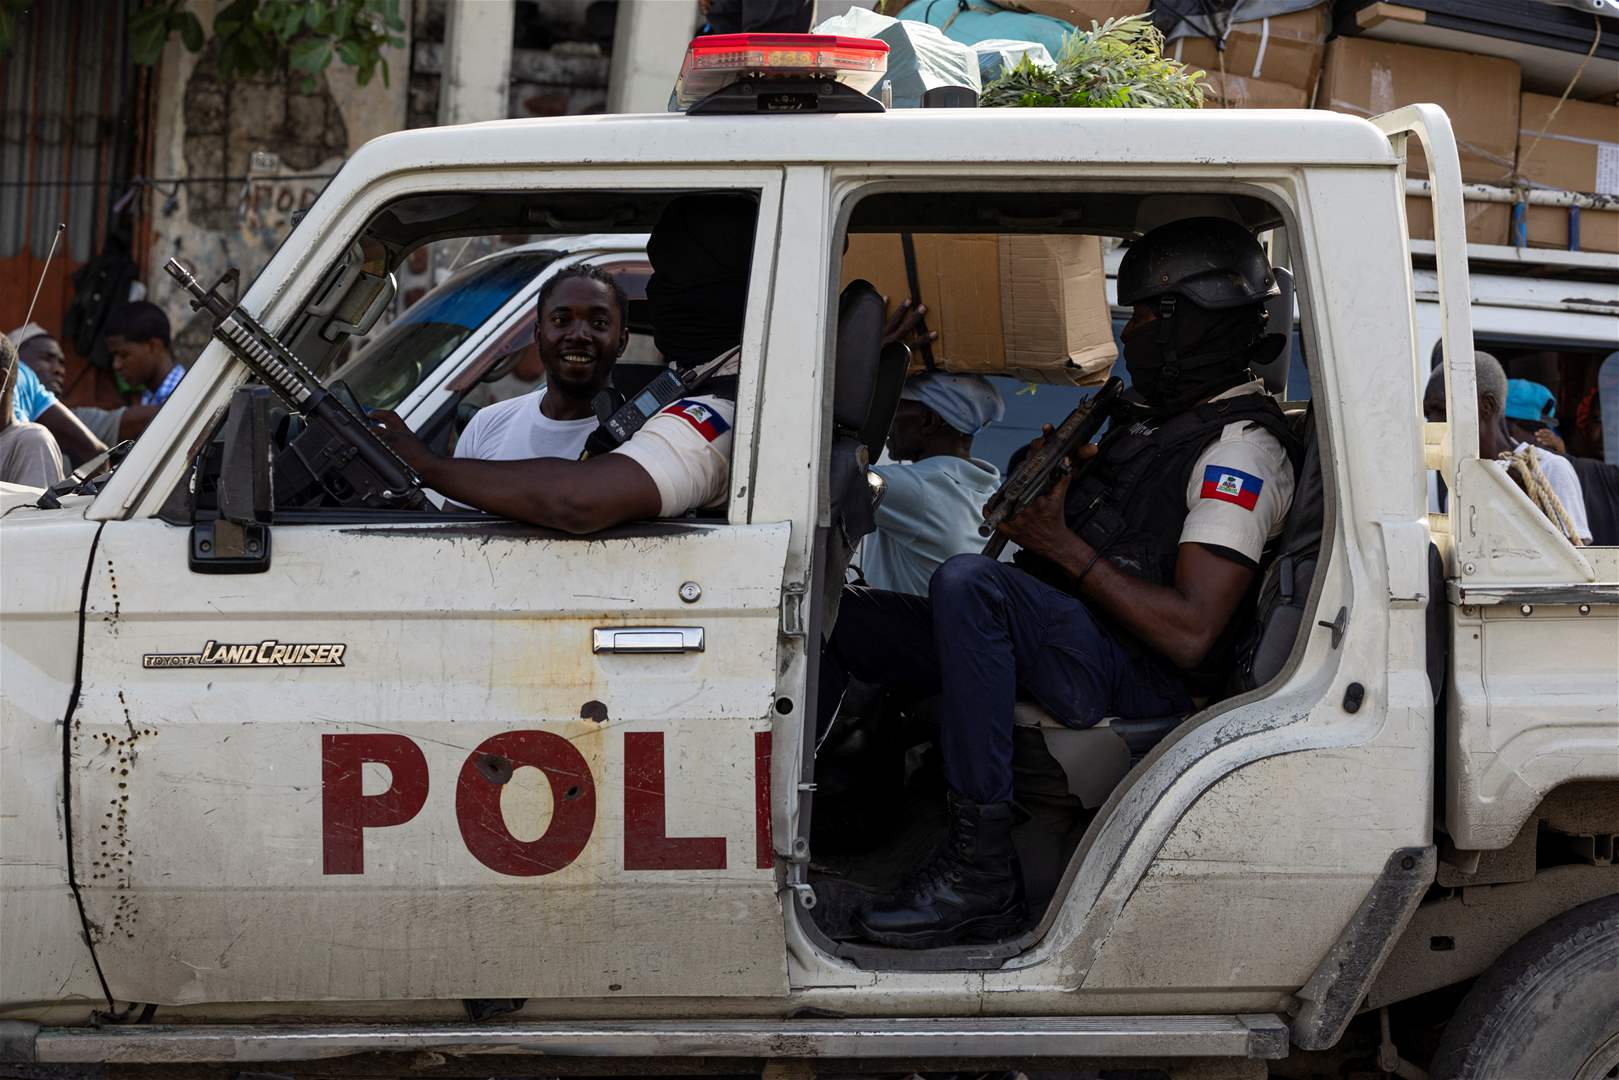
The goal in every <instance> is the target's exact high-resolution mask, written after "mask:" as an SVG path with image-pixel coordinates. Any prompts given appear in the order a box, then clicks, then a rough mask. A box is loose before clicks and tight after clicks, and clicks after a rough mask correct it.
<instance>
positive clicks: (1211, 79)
mask: <svg viewBox="0 0 1619 1080" xmlns="http://www.w3.org/2000/svg"><path fill="white" fill-rule="evenodd" d="M1207 75H1208V77H1207V78H1206V79H1204V80H1203V107H1204V108H1205V109H1308V108H1309V107H1310V95H1309V94H1307V93H1305V92H1304V91H1303V90H1300V89H1299V88H1298V87H1296V86H1289V85H1288V84H1287V83H1279V82H1271V81H1270V80H1269V79H1245V78H1243V77H1242V76H1241V75H1227V76H1226V77H1225V78H1223V79H1222V78H1221V77H1220V73H1219V72H1217V71H1210V72H1208V73H1207Z"/></svg>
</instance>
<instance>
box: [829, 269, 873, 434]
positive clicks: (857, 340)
mask: <svg viewBox="0 0 1619 1080" xmlns="http://www.w3.org/2000/svg"><path fill="white" fill-rule="evenodd" d="M883 314H884V305H883V297H882V294H881V293H879V292H878V291H877V289H876V287H875V286H873V285H872V284H871V282H869V281H863V280H855V281H851V282H849V284H848V285H847V286H845V287H844V290H843V294H842V295H841V296H840V297H838V328H837V352H836V353H835V354H834V358H833V363H834V369H833V375H832V380H833V381H832V421H833V423H835V424H836V425H837V426H838V427H840V428H843V429H845V430H847V431H861V430H863V429H864V428H865V427H866V421H867V418H868V417H869V416H870V414H871V404H872V396H873V395H874V394H875V393H876V389H877V374H878V363H877V359H878V357H879V356H880V355H881V353H882V347H883Z"/></svg>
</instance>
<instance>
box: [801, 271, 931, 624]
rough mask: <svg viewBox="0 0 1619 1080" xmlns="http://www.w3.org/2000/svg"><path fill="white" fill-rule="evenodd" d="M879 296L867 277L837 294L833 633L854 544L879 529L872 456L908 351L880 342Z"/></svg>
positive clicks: (829, 552) (826, 556) (824, 571)
mask: <svg viewBox="0 0 1619 1080" xmlns="http://www.w3.org/2000/svg"><path fill="white" fill-rule="evenodd" d="M884 322H885V319H884V304H883V298H882V294H881V293H879V292H878V291H877V290H876V288H875V287H874V286H873V285H872V284H871V282H869V281H851V282H850V283H849V284H848V286H847V287H845V288H844V290H843V295H842V296H840V297H839V298H838V326H837V344H836V352H835V353H834V354H833V372H832V380H833V381H832V460H831V468H830V470H829V474H828V481H829V483H828V486H829V488H830V499H831V503H830V514H829V517H828V523H827V529H826V533H825V535H824V536H823V537H822V538H821V543H820V549H821V557H820V559H819V562H820V565H819V566H818V567H817V568H816V573H817V574H819V575H820V580H821V583H822V592H821V599H822V602H823V607H822V609H821V610H822V611H823V612H824V613H825V615H824V618H823V619H822V622H821V634H822V636H823V638H824V637H827V636H830V635H831V633H832V626H833V624H834V623H835V622H836V621H837V606H838V598H839V595H840V593H841V592H842V590H843V581H844V578H845V576H846V575H847V571H848V569H849V561H850V559H852V558H853V557H854V552H855V548H856V547H857V546H858V545H859V543H860V540H861V538H862V537H864V536H865V535H866V534H867V533H869V532H871V531H872V529H874V528H875V527H876V524H877V518H876V509H877V507H876V501H877V500H876V493H875V489H874V488H873V487H872V484H871V480H870V478H869V477H868V468H869V466H870V464H871V460H872V458H873V457H874V456H875V455H876V453H877V452H878V451H879V450H880V449H881V447H882V443H883V440H884V439H886V438H887V437H888V429H889V428H890V427H891V426H892V425H893V423H894V412H895V410H896V409H897V408H898V407H899V392H900V389H901V386H902V384H903V382H904V379H905V369H906V367H907V366H908V365H909V363H910V350H908V349H906V348H905V346H903V345H899V344H894V345H889V346H888V347H887V348H884V347H883V325H884Z"/></svg>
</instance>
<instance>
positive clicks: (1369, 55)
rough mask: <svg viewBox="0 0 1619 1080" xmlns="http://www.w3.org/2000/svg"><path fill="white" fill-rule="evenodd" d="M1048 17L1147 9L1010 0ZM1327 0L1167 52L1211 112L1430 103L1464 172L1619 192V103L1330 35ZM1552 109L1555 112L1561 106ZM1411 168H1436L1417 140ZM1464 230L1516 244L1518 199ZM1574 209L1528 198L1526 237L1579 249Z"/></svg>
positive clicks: (1616, 224)
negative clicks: (1561, 97) (1567, 95)
mask: <svg viewBox="0 0 1619 1080" xmlns="http://www.w3.org/2000/svg"><path fill="white" fill-rule="evenodd" d="M1002 2H1004V3H1005V5H1006V6H1008V7H1020V8H1023V9H1024V10H1028V11H1034V12H1036V13H1038V14H1041V15H1051V16H1054V17H1056V18H1059V19H1064V20H1066V21H1068V22H1070V23H1073V24H1074V25H1075V26H1079V27H1084V28H1089V27H1090V24H1091V23H1092V22H1093V21H1094V22H1098V23H1099V22H1103V21H1105V20H1106V19H1109V18H1118V17H1120V16H1124V15H1133V14H1139V13H1141V12H1142V11H1143V10H1144V9H1146V8H1147V7H1149V6H1150V5H1149V3H1148V2H1147V0H1002ZM1330 7H1331V5H1330V3H1321V4H1318V5H1316V6H1314V7H1311V8H1307V9H1305V10H1303V11H1295V12H1292V13H1290V14H1286V15H1279V16H1275V17H1273V18H1269V19H1257V20H1254V21H1252V22H1245V23H1237V24H1235V25H1234V26H1232V27H1231V29H1230V32H1229V33H1228V34H1227V36H1226V39H1225V47H1224V49H1223V50H1219V51H1217V50H1216V48H1215V44H1214V42H1213V41H1211V40H1209V39H1207V38H1197V37H1191V38H1180V39H1177V40H1176V41H1174V42H1172V43H1171V44H1170V46H1169V50H1168V51H1169V54H1170V55H1172V56H1174V57H1175V58H1176V59H1178V60H1180V61H1182V62H1183V63H1185V64H1186V65H1187V66H1189V67H1194V68H1201V69H1203V70H1204V71H1205V72H1207V76H1208V77H1207V79H1206V81H1205V83H1204V86H1205V88H1206V92H1205V99H1204V106H1205V107H1206V108H1239V109H1242V108H1248V109H1251V108H1272V109H1303V108H1309V107H1310V106H1311V104H1312V103H1313V104H1314V106H1315V107H1316V108H1318V109H1333V110H1336V111H1339V112H1348V113H1353V114H1355V115H1357V116H1375V115H1377V114H1378V113H1382V112H1387V111H1389V110H1390V109H1397V108H1399V107H1400V106H1402V105H1409V104H1413V103H1415V102H1433V103H1434V104H1437V105H1439V106H1440V107H1441V108H1443V109H1444V110H1445V112H1446V113H1447V114H1448V115H1449V116H1450V121H1451V125H1452V127H1453V128H1454V130H1455V133H1456V145H1457V149H1458V151H1459V152H1460V157H1461V166H1462V179H1463V180H1464V181H1467V182H1469V183H1480V184H1492V185H1496V186H1501V187H1511V186H1514V185H1520V186H1523V187H1526V188H1550V189H1555V190H1562V191H1582V192H1595V193H1597V194H1602V195H1612V196H1619V108H1616V107H1614V106H1612V105H1602V104H1597V103H1594V102H1589V101H1581V100H1578V98H1579V88H1578V86H1576V87H1575V92H1574V94H1573V96H1572V99H1571V100H1569V101H1565V102H1564V103H1563V105H1562V107H1561V108H1560V109H1558V108H1557V100H1558V99H1557V98H1556V97H1555V96H1546V95H1542V94H1535V93H1523V92H1522V88H1521V85H1520V82H1521V73H1520V69H1519V67H1518V64H1517V63H1516V62H1514V61H1512V60H1506V59H1501V58H1498V57H1490V56H1476V55H1474V54H1472V53H1464V52H1453V51H1450V50H1447V49H1429V48H1423V47H1420V46H1416V45H1402V44H1395V43H1393V42H1385V41H1374V40H1372V39H1370V38H1364V37H1338V38H1335V39H1333V40H1332V41H1331V42H1328V41H1327V34H1328V31H1329V18H1328V16H1329V9H1330ZM1554 110H1555V116H1554V115H1553V112H1554ZM1408 175H1410V176H1412V177H1414V178H1418V179H1421V178H1425V177H1426V176H1427V169H1426V165H1425V163H1424V162H1423V159H1422V153H1421V151H1420V150H1418V149H1416V148H1415V147H1414V146H1413V147H1412V148H1411V158H1410V164H1409V169H1408ZM1465 209H1466V216H1467V238H1468V241H1469V242H1471V243H1474V244H1511V243H1512V242H1513V237H1512V236H1511V231H1512V207H1511V206H1510V205H1508V204H1506V203H1486V202H1469V203H1466V204H1465ZM1406 212H1407V216H1408V218H1409V222H1410V228H1411V235H1412V236H1413V237H1414V238H1416V239H1432V238H1433V208H1432V206H1431V205H1430V203H1429V200H1427V199H1424V198H1419V197H1413V198H1410V199H1408V200H1407V202H1406ZM1569 223H1570V214H1569V212H1568V210H1567V209H1565V208H1562V207H1552V206H1531V207H1529V208H1528V212H1527V214H1526V215H1525V217H1524V235H1523V236H1522V237H1521V238H1519V243H1520V244H1527V245H1528V246H1529V247H1543V248H1563V249H1567V248H1568V247H1569V246H1570V243H1571V240H1572V239H1573V238H1572V237H1571V236H1570V231H1569ZM1578 229H1579V235H1578V246H1579V248H1580V250H1583V251H1602V252H1619V211H1612V210H1608V211H1588V212H1585V213H1582V214H1581V215H1579V226H1578Z"/></svg>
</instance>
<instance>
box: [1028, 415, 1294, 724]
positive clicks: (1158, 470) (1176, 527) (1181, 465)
mask: <svg viewBox="0 0 1619 1080" xmlns="http://www.w3.org/2000/svg"><path fill="white" fill-rule="evenodd" d="M1244 421H1245V422H1247V423H1251V424H1253V425H1255V426H1256V427H1259V428H1262V429H1264V430H1265V431H1268V432H1270V433H1271V434H1272V435H1274V436H1275V437H1276V439H1277V440H1278V441H1279V442H1280V443H1281V444H1282V446H1283V448H1284V449H1286V451H1287V454H1288V457H1289V458H1290V459H1291V460H1292V462H1293V464H1294V468H1295V469H1297V466H1298V461H1299V456H1300V449H1301V448H1300V445H1299V440H1298V438H1297V436H1295V435H1294V434H1293V432H1292V429H1291V428H1289V426H1288V423H1287V418H1286V417H1285V416H1284V415H1283V414H1282V410H1281V409H1280V408H1279V407H1278V406H1277V404H1276V402H1275V401H1274V400H1273V399H1271V398H1270V397H1269V396H1268V395H1266V394H1244V395H1241V396H1240V397H1230V398H1223V399H1221V400H1219V401H1210V402H1205V403H1204V404H1202V405H1198V406H1195V407H1194V408H1191V409H1188V410H1186V411H1185V412H1181V413H1177V414H1175V415H1174V416H1171V417H1167V418H1153V419H1149V420H1142V421H1138V422H1135V423H1126V422H1123V420H1122V419H1121V417H1119V416H1118V415H1117V414H1115V417H1114V426H1113V428H1112V430H1111V431H1109V432H1108V434H1107V435H1106V436H1105V437H1104V438H1103V439H1102V443H1101V447H1100V449H1099V451H1098V453H1097V456H1096V458H1095V459H1094V460H1093V461H1092V462H1091V464H1090V465H1089V467H1087V468H1086V469H1085V470H1084V471H1083V472H1082V473H1081V474H1080V476H1079V478H1078V479H1077V480H1075V482H1074V483H1073V484H1072V485H1071V486H1070V487H1069V489H1068V499H1067V503H1066V507H1067V518H1068V527H1069V528H1070V529H1072V530H1073V531H1074V532H1076V533H1078V534H1079V535H1080V537H1081V538H1083V539H1084V541H1085V542H1086V543H1087V544H1089V545H1091V547H1093V548H1095V549H1096V550H1097V551H1098V552H1100V553H1101V556H1102V558H1104V559H1106V560H1107V561H1108V562H1110V563H1112V564H1113V565H1114V566H1116V567H1118V568H1119V569H1120V570H1122V571H1124V572H1125V573H1127V574H1130V575H1132V576H1134V577H1138V578H1142V579H1144V580H1146V581H1150V582H1152V583H1153V584H1155V585H1169V584H1172V583H1173V582H1174V580H1175V562H1176V559H1177V558H1178V557H1179V554H1180V536H1181V529H1182V527H1183V526H1184V525H1185V523H1186V513H1187V509H1186V486H1187V483H1188V482H1189V481H1190V480H1191V472H1192V467H1193V465H1195V464H1196V463H1197V459H1198V458H1199V457H1200V456H1201V455H1202V453H1203V451H1204V449H1205V448H1207V447H1208V445H1209V444H1210V443H1211V442H1213V441H1215V440H1216V439H1218V438H1219V437H1220V433H1221V432H1222V431H1224V430H1225V427H1226V425H1227V424H1234V423H1239V422H1244ZM1015 561H1016V563H1017V565H1018V566H1020V567H1021V568H1022V569H1024V570H1026V571H1028V572H1029V573H1031V574H1033V575H1034V576H1036V577H1038V578H1040V579H1041V580H1043V581H1045V582H1046V583H1047V584H1050V585H1053V586H1055V587H1057V588H1059V589H1062V590H1064V591H1065V592H1067V591H1072V590H1073V587H1074V584H1073V580H1072V579H1071V578H1069V577H1067V576H1066V575H1065V574H1063V573H1062V572H1061V571H1059V570H1057V568H1056V567H1054V566H1052V565H1051V564H1050V563H1049V562H1047V561H1046V560H1045V559H1042V558H1040V557H1039V556H1037V555H1034V554H1032V553H1030V552H1027V551H1021V552H1019V553H1018V554H1017V556H1016V559H1015ZM1260 576H1261V575H1257V574H1256V575H1255V577H1254V587H1255V588H1256V589H1257V587H1258V584H1259V580H1260ZM1251 601H1252V598H1251V597H1250V598H1247V599H1244V601H1243V602H1242V603H1241V604H1239V605H1238V608H1237V611H1236V613H1235V614H1234V615H1233V616H1232V619H1231V622H1230V624H1229V625H1227V627H1226V629H1225V631H1224V632H1223V633H1222V634H1221V636H1220V638H1219V640H1218V641H1217V642H1216V643H1215V646H1214V647H1213V648H1212V649H1210V650H1209V655H1208V656H1207V657H1206V658H1205V659H1204V661H1203V662H1202V663H1201V664H1199V665H1198V667H1197V669H1196V670H1193V671H1183V672H1182V673H1181V674H1182V676H1183V677H1184V678H1185V681H1186V683H1187V687H1188V689H1189V690H1190V691H1191V692H1192V693H1193V694H1204V693H1217V692H1219V691H1220V690H1222V689H1223V688H1224V685H1225V683H1226V681H1227V679H1228V678H1229V675H1230V671H1231V662H1232V656H1233V654H1234V652H1235V649H1236V643H1237V642H1238V641H1240V640H1241V639H1242V637H1243V636H1244V635H1245V634H1246V633H1247V630H1248V627H1249V623H1250V622H1251V621H1252V619H1253V613H1254V610H1253V609H1254V605H1253V603H1252V602H1251ZM1091 614H1092V615H1093V616H1095V617H1096V618H1097V620H1098V621H1100V622H1102V623H1103V624H1104V625H1106V626H1107V627H1108V630H1109V632H1110V633H1112V634H1113V636H1114V637H1115V638H1117V639H1118V640H1119V641H1120V642H1122V643H1124V644H1125V646H1126V647H1127V648H1130V649H1131V650H1132V651H1139V650H1144V649H1145V646H1143V645H1141V644H1140V643H1139V642H1137V641H1135V639H1134V638H1133V637H1132V636H1131V635H1130V634H1129V633H1128V632H1127V631H1125V630H1124V628H1123V627H1121V626H1118V625H1116V624H1114V623H1113V622H1112V620H1110V619H1108V618H1107V616H1106V614H1105V613H1104V612H1102V611H1100V610H1095V609H1093V610H1092V612H1091Z"/></svg>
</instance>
